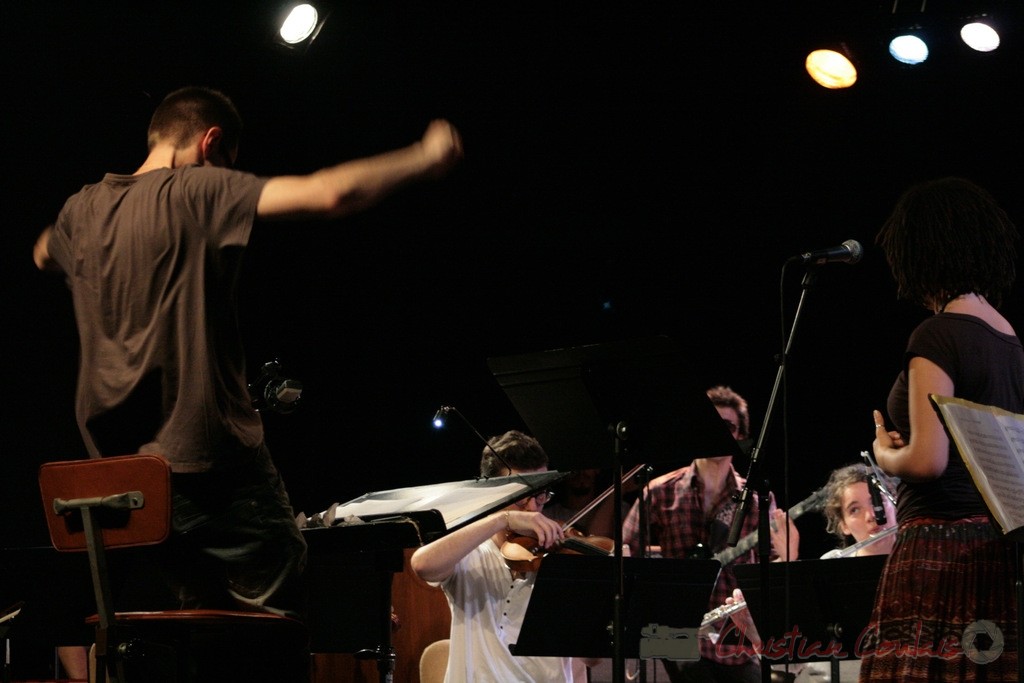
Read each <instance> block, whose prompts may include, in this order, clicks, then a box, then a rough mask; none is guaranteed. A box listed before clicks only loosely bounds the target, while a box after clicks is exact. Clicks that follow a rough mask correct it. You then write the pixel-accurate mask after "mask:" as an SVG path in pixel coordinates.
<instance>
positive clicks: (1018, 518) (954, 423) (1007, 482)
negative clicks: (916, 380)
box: [932, 396, 1024, 533]
mask: <svg viewBox="0 0 1024 683" xmlns="http://www.w3.org/2000/svg"><path fill="white" fill-rule="evenodd" d="M932 400H933V401H934V402H935V404H936V405H937V406H938V408H939V411H940V414H941V415H942V416H943V417H944V422H945V423H946V427H947V429H948V430H949V432H950V434H951V435H952V436H953V440H954V442H955V443H956V445H957V448H958V450H959V451H960V454H961V456H962V457H963V458H964V462H965V464H966V465H967V467H968V469H969V470H970V471H971V474H972V476H973V477H974V480H975V483H977V485H978V488H979V490H980V491H981V493H982V495H983V496H984V498H985V502H986V503H988V505H989V508H990V509H991V510H992V514H993V515H994V516H995V518H996V519H997V520H998V521H999V523H1000V525H1001V526H1002V527H1003V533H1009V532H1010V531H1012V530H1014V529H1019V528H1021V527H1024V505H1022V504H1021V497H1020V491H1021V489H1022V487H1024V415H1017V414H1015V413H1011V412H1009V411H1005V410H1001V409H999V408H995V407H993V406H984V405H980V404H975V403H971V402H969V401H964V400H962V399H954V398H945V397H936V396H933V397H932Z"/></svg>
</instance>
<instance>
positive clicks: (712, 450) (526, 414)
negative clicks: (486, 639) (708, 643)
mask: <svg viewBox="0 0 1024 683" xmlns="http://www.w3.org/2000/svg"><path fill="white" fill-rule="evenodd" d="M685 360H686V359H685V357H684V354H683V353H682V351H681V350H680V349H679V347H678V346H677V345H676V344H675V342H673V341H672V340H671V339H669V338H668V337H664V336H659V337H652V338H646V339H637V340H627V341H623V342H613V343H607V344H592V345H588V346H578V347H573V348H567V349H554V350H550V351H542V352H540V353H531V354H525V355H517V356H506V357H501V358H489V359H488V361H487V364H488V367H489V368H490V369H491V372H492V373H493V374H494V376H495V379H497V380H498V383H499V384H500V385H501V387H502V388H503V389H504V390H505V393H506V395H507V396H508V397H509V399H510V400H511V401H512V405H514V406H515V408H516V410H517V411H519V414H520V415H521V416H522V418H523V420H524V421H525V422H526V425H527V426H528V427H529V429H530V431H531V432H532V433H533V435H534V436H535V437H536V438H537V439H538V440H539V441H540V443H541V445H542V446H543V447H544V450H545V451H546V452H547V454H548V457H549V458H550V459H551V464H552V465H553V466H554V467H555V468H556V469H559V470H565V471H571V470H576V469H584V468H589V467H596V468H601V467H608V466H611V467H612V468H614V471H615V472H616V475H615V476H614V477H613V479H614V489H615V490H614V496H615V498H614V501H615V543H614V548H615V558H616V562H614V563H611V565H610V566H609V567H608V570H609V571H611V572H613V573H614V578H615V584H614V585H616V586H617V587H618V590H617V591H616V593H615V595H614V597H613V598H612V602H613V611H612V614H613V624H612V634H613V642H614V645H613V650H614V652H613V660H614V674H615V681H616V683H621V682H622V681H623V680H624V678H625V658H624V655H623V646H624V642H623V638H624V633H623V632H622V618H623V609H625V607H626V598H627V597H628V596H626V595H625V592H626V591H625V584H624V579H625V574H624V571H623V559H624V558H623V557H622V469H623V466H624V465H626V464H638V463H654V462H670V461H680V460H682V461H686V460H692V459H694V458H699V457H709V456H724V455H732V456H740V455H742V451H741V450H740V447H739V444H737V443H736V441H735V439H733V438H732V435H731V434H730V433H729V430H728V429H727V428H726V426H725V423H724V422H723V421H722V419H721V417H720V416H719V415H718V411H717V410H716V409H715V406H714V405H713V404H712V403H711V401H710V399H708V397H707V393H706V390H705V388H703V387H696V386H694V382H693V378H692V372H690V369H689V367H688V364H687V363H686V362H684V361H685ZM573 559H576V558H573ZM637 559H643V558H637ZM531 602H532V600H531ZM704 607H705V609H706V607H707V603H706V602H705V605H704ZM698 623H699V622H698Z"/></svg>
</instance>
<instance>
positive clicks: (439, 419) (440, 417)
mask: <svg viewBox="0 0 1024 683" xmlns="http://www.w3.org/2000/svg"><path fill="white" fill-rule="evenodd" d="M451 413H454V414H456V415H458V416H459V419H460V420H462V422H463V423H464V424H465V425H466V426H467V427H469V428H470V430H472V432H473V433H474V434H476V438H478V439H480V441H482V442H483V444H484V446H486V447H487V450H489V451H490V452H491V454H492V455H494V457H495V458H497V459H498V462H500V463H501V464H502V465H504V466H505V468H506V469H508V473H509V476H512V466H511V465H509V464H508V461H507V460H505V458H503V457H501V455H500V454H499V453H498V451H496V450H494V447H493V446H491V444H490V443H489V442H488V441H487V439H485V438H484V436H483V434H481V433H480V432H478V431H477V429H476V427H474V426H473V425H472V423H470V421H469V420H467V419H466V416H465V415H463V414H462V413H460V412H459V409H458V408H456V407H455V406H441V407H440V408H438V409H437V412H436V413H434V419H433V420H431V422H433V424H434V427H436V428H437V429H442V428H443V427H444V426H445V424H446V423H447V418H448V415H449V414H451Z"/></svg>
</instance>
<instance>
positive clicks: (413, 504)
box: [334, 482, 529, 527]
mask: <svg viewBox="0 0 1024 683" xmlns="http://www.w3.org/2000/svg"><path fill="white" fill-rule="evenodd" d="M528 492H529V487H528V486H527V485H526V484H524V483H522V482H509V483H507V484H502V485H498V486H487V487H482V488H453V487H452V486H451V485H449V484H442V485H437V486H422V487H414V488H408V489H396V490H394V491H387V492H382V493H379V494H373V497H367V496H364V497H363V498H361V499H360V498H357V499H356V500H353V501H350V502H348V503H339V504H338V505H336V506H335V509H334V518H335V520H338V521H341V520H342V519H344V518H345V517H348V516H350V515H355V516H356V517H364V516H368V515H390V514H401V513H405V512H418V511H421V510H437V511H438V512H440V513H441V516H442V517H443V518H444V522H445V525H446V526H449V527H450V526H451V525H452V524H453V523H454V522H456V521H457V520H459V519H462V518H463V517H465V516H466V515H470V514H473V513H474V512H476V511H478V510H481V509H485V508H487V507H488V506H490V505H493V504H495V503H497V502H498V501H501V500H502V499H505V498H514V497H516V496H517V495H518V494H520V493H522V494H523V495H525V494H526V493H528Z"/></svg>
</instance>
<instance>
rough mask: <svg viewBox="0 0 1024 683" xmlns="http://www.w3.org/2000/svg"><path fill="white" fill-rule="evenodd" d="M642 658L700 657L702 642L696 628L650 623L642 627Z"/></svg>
mask: <svg viewBox="0 0 1024 683" xmlns="http://www.w3.org/2000/svg"><path fill="white" fill-rule="evenodd" d="M640 659H671V660H673V661H677V662H678V661H691V662H692V661H696V660H698V659H700V643H699V641H698V640H697V629H695V628H672V627H671V626H661V625H660V624H648V625H647V626H644V627H643V628H642V629H640Z"/></svg>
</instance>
